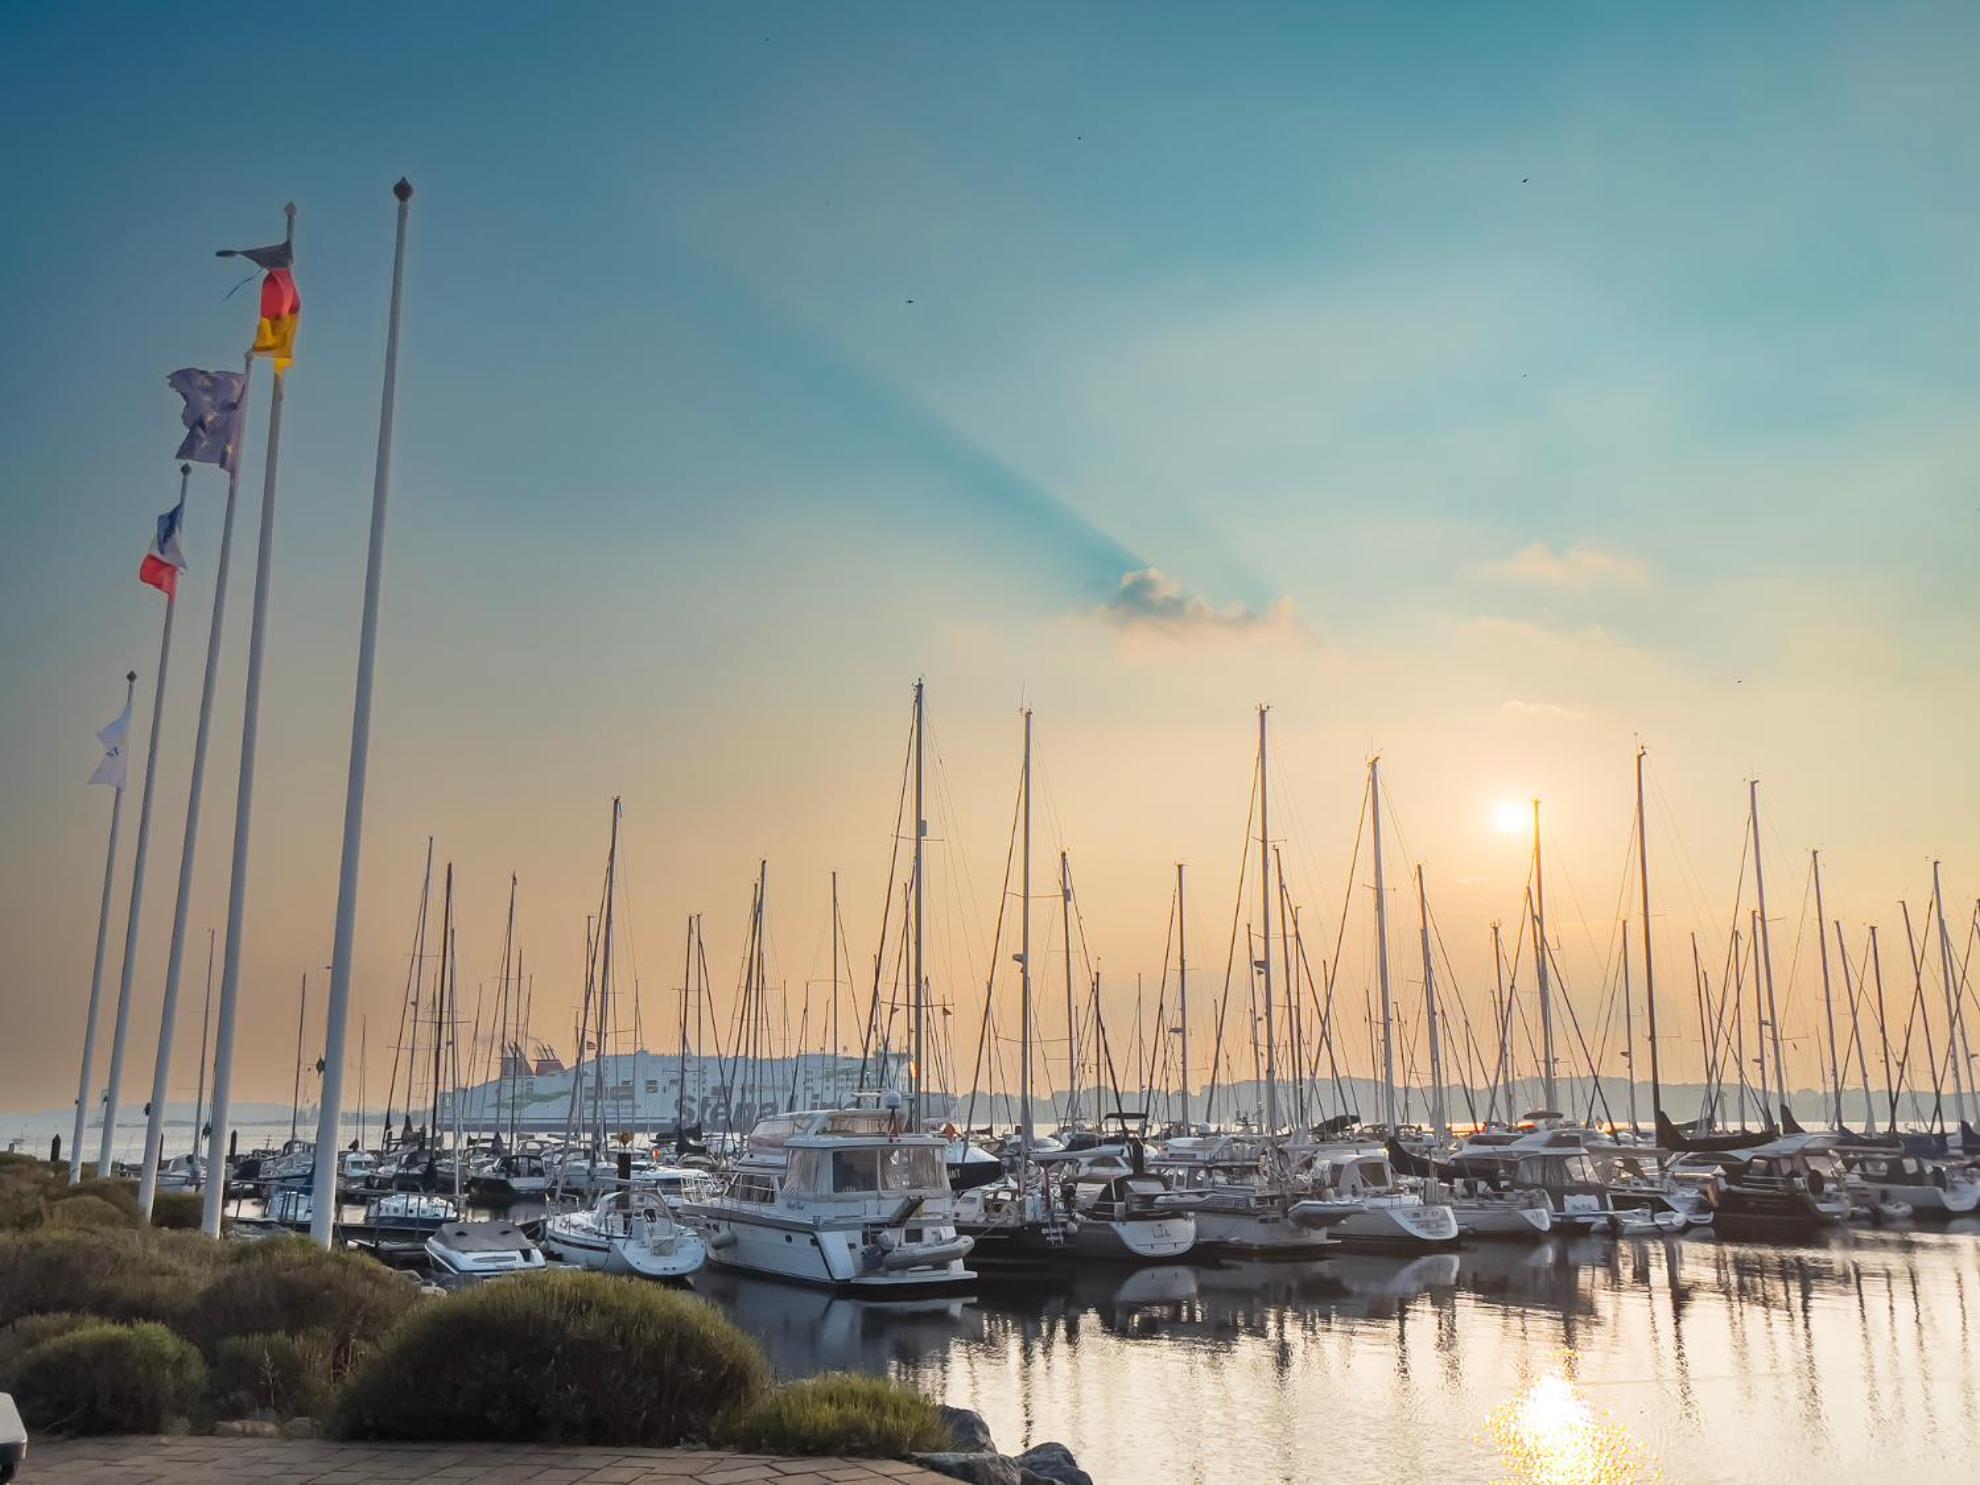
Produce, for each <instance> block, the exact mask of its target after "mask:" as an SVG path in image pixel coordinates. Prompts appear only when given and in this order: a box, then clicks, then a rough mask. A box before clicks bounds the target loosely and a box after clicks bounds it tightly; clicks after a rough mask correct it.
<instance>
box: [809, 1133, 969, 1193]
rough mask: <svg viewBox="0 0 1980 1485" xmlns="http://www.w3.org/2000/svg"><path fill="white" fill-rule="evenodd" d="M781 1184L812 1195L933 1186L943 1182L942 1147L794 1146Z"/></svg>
mask: <svg viewBox="0 0 1980 1485" xmlns="http://www.w3.org/2000/svg"><path fill="white" fill-rule="evenodd" d="M784 1185H785V1189H786V1190H789V1191H805V1192H809V1193H811V1194H812V1195H814V1196H854V1195H864V1194H867V1193H871V1192H876V1191H890V1192H891V1191H935V1190H945V1189H947V1186H948V1170H947V1167H945V1166H944V1165H943V1163H942V1152H941V1151H940V1150H938V1149H936V1148H935V1147H933V1146H932V1145H887V1146H876V1147H869V1148H867V1149H863V1150H862V1149H854V1150H794V1151H792V1152H791V1166H790V1174H789V1175H788V1176H787V1177H786V1179H785V1182H784Z"/></svg>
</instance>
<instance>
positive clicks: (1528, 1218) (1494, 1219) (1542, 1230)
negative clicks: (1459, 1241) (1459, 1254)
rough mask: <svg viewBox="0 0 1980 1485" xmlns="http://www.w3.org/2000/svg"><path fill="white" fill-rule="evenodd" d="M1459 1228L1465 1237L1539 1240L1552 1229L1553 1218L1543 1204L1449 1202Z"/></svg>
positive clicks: (1524, 1240) (1516, 1240)
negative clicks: (1517, 1204) (1516, 1204)
mask: <svg viewBox="0 0 1980 1485" xmlns="http://www.w3.org/2000/svg"><path fill="white" fill-rule="evenodd" d="M1451 1214H1452V1215H1453V1216H1454V1217H1456V1218H1457V1225H1458V1231H1459V1232H1460V1233H1462V1234H1463V1235H1464V1236H1465V1237H1471V1238H1495V1239H1501V1240H1506V1241H1514V1242H1538V1241H1539V1240H1540V1239H1541V1238H1544V1237H1546V1236H1547V1235H1548V1234H1549V1233H1551V1232H1552V1231H1553V1230H1554V1218H1553V1214H1552V1213H1550V1212H1549V1211H1548V1210H1547V1209H1546V1208H1545V1207H1544V1206H1515V1205H1514V1204H1513V1203H1511V1202H1504V1201H1481V1202H1464V1201H1454V1202H1452V1203H1451Z"/></svg>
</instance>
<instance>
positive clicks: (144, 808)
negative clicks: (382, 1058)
mask: <svg viewBox="0 0 1980 1485" xmlns="http://www.w3.org/2000/svg"><path fill="white" fill-rule="evenodd" d="M191 479H192V465H190V464H181V465H180V466H179V508H180V510H181V511H183V510H184V509H185V504H186V485H187V483H188V482H189V481H190V480H191ZM178 611H179V599H178V585H177V584H176V583H174V584H173V591H172V592H170V593H167V594H166V595H165V622H164V624H163V625H162V626H161V630H160V633H159V637H158V684H157V687H156V689H155V690H154V691H153V693H152V698H151V740H150V741H149V742H148V743H147V744H146V745H145V750H144V793H142V794H141V795H139V796H138V838H137V856H136V858H135V859H134V860H133V861H132V863H131V916H130V921H129V922H128V923H126V924H125V925H124V972H123V975H122V977H121V978H120V979H119V980H118V981H117V1029H116V1031H115V1033H114V1034H113V1035H112V1036H111V1039H110V1082H109V1084H108V1086H107V1087H106V1089H105V1090H104V1094H103V1137H102V1140H101V1143H100V1144H99V1145H98V1147H97V1155H96V1173H97V1174H98V1175H99V1176H107V1175H109V1174H110V1146H111V1143H112V1141H113V1140H115V1138H116V1135H117V1100H118V1095H119V1093H120V1092H121V1090H122V1088H123V1083H124V1044H125V1041H126V1039H127V1038H128V1037H129V1035H130V1030H131V980H132V978H133V976H135V974H136V973H137V949H138V927H139V925H140V923H141V922H142V921H143V915H144V858H145V855H146V853H147V852H148V851H149V850H150V848H151V786H152V784H153V783H154V782H155V781H156V780H157V777H158V732H159V724H160V723H162V722H163V721H164V719H165V675H166V672H167V671H168V670H169V669H170V668H171V664H172V618H173V616H174V615H175V614H177V613H178Z"/></svg>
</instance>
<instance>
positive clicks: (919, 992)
mask: <svg viewBox="0 0 1980 1485" xmlns="http://www.w3.org/2000/svg"><path fill="white" fill-rule="evenodd" d="M925 746H926V740H925V728H924V725H923V719H922V683H921V681H920V680H919V679H917V680H916V681H915V683H914V966H913V981H914V984H913V987H912V989H911V991H910V994H909V1000H908V1006H909V1014H910V1018H911V1021H912V1025H913V1047H912V1052H911V1056H912V1063H913V1075H914V1081H913V1083H912V1085H911V1086H912V1089H913V1094H912V1099H911V1101H910V1103H909V1109H910V1111H911V1114H912V1117H913V1123H912V1125H911V1126H910V1127H912V1128H914V1129H920V1128H921V1124H922V1118H923V1109H922V1082H923V1075H924V1069H923V1066H922V1052H923V1048H922V1034H923V1026H922V1016H923V1001H924V999H925V996H926V990H927V986H926V981H925V976H924V974H923V970H922V959H921V924H922V909H921V899H922V889H923V886H924V884H925V883H926V880H927V878H926V877H925V876H924V874H923V873H924V871H925V868H926V863H925V861H924V859H923V852H924V847H925V845H926V842H927V839H928V821H927V819H926V818H925V816H924V807H923V803H922V800H923V792H922V773H923V769H922V766H921V765H922V753H923V750H924V748H925Z"/></svg>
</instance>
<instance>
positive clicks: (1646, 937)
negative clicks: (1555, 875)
mask: <svg viewBox="0 0 1980 1485" xmlns="http://www.w3.org/2000/svg"><path fill="white" fill-rule="evenodd" d="M1645 751H1646V750H1645V749H1644V748H1643V747H1642V746H1641V745H1639V746H1638V747H1637V749H1636V882H1637V886H1638V888H1639V889H1640V891H1641V893H1642V898H1643V920H1642V921H1643V1010H1644V1016H1645V1019H1646V1020H1647V1021H1648V1022H1649V1031H1650V1111H1651V1114H1652V1116H1653V1118H1654V1116H1655V1114H1656V1112H1657V1111H1658V1110H1659V1109H1661V1108H1663V1106H1664V1070H1663V1067H1662V1065H1661V1064H1660V1063H1659V1061H1658V1058H1657V968H1656V964H1655V962H1654V961H1653V960H1652V958H1651V955H1650V817H1649V816H1648V814H1646V813H1645V812H1644V809H1643V755H1644V752H1645ZM1623 942H1624V945H1625V948H1626V947H1627V945H1628V942H1629V938H1628V935H1627V934H1625V935H1624V937H1623ZM1634 1056H1635V1050H1634V1048H1633V1047H1632V1049H1631V1057H1632V1059H1633V1058H1634ZM1635 1098H1636V1066H1635V1062H1634V1061H1633V1060H1632V1062H1631V1064H1630V1100H1631V1102H1632V1104H1633V1103H1634V1102H1635ZM1629 1126H1630V1128H1631V1129H1634V1128H1635V1127H1636V1114H1635V1112H1634V1111H1633V1110H1632V1112H1631V1113H1630V1116H1629Z"/></svg>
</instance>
